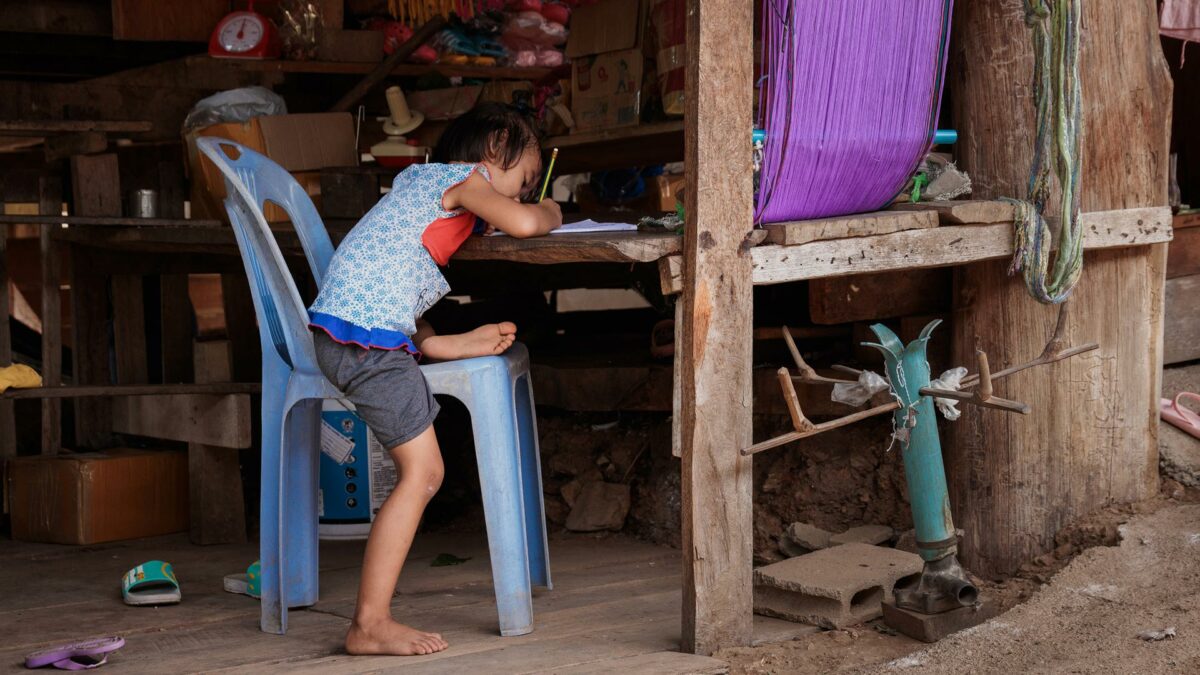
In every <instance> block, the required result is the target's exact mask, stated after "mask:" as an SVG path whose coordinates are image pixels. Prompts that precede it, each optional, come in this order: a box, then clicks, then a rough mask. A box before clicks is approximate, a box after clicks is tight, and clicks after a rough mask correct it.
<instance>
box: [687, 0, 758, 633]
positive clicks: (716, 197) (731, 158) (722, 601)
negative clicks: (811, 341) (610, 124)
mask: <svg viewBox="0 0 1200 675" xmlns="http://www.w3.org/2000/svg"><path fill="white" fill-rule="evenodd" d="M753 20H754V7H753V3H752V2H751V0H690V1H689V2H688V9H687V55H688V56H687V88H686V89H687V104H686V109H685V113H686V117H685V120H686V124H685V126H686V129H685V134H684V137H685V146H684V147H685V153H684V156H685V160H686V161H685V174H686V177H687V190H686V211H687V226H686V227H685V228H684V231H685V234H684V256H683V258H684V282H683V298H682V300H681V302H682V303H683V312H682V315H683V325H682V329H681V330H680V331H679V333H680V339H679V342H678V344H676V346H675V355H676V356H675V367H676V368H678V369H679V372H680V385H681V386H680V396H681V400H680V406H679V412H680V414H679V416H678V417H677V418H676V419H675V421H674V424H676V425H679V437H680V441H681V445H682V448H681V450H682V455H683V462H682V469H683V480H682V492H683V503H682V527H683V622H682V625H683V636H682V648H683V651H685V652H694V653H697V654H711V653H712V652H713V651H715V650H717V649H720V648H722V647H730V646H737V645H748V644H750V640H751V637H752V636H751V628H752V616H753V615H752V612H753V594H752V574H753V569H752V567H753V562H752V556H753V551H752V548H753V546H752V543H753V542H752V531H753V524H754V523H753V521H754V517H753V508H752V501H753V493H752V491H753V484H752V476H751V460H750V459H748V458H742V457H740V456H739V454H738V451H739V450H740V449H741V448H744V447H746V446H748V445H749V444H750V442H751V441H752V438H751V412H752V400H751V396H752V386H751V385H752V382H751V380H752V378H751V375H752V373H751V356H752V354H751V352H752V349H751V348H752V345H753V337H752V333H753V330H752V329H753V325H752V318H753V307H752V304H753V284H752V282H751V277H750V275H751V267H750V257H749V255H748V253H747V252H746V251H743V250H742V243H743V239H744V238H745V237H746V235H747V234H748V233H749V232H750V230H751V229H752V228H753V220H754V204H753V185H752V176H753V172H752V169H751V157H750V143H749V142H748V141H747V140H746V138H747V134H749V133H750V129H751V126H752V122H751V110H750V108H751V98H752V84H753V82H752V81H753V77H754V74H753V58H754V57H753V54H754V45H753V35H752V34H753V30H752V28H753V26H752V24H753Z"/></svg>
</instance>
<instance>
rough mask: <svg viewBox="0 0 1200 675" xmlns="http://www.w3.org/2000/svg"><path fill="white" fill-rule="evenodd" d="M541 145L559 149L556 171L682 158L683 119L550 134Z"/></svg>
mask: <svg viewBox="0 0 1200 675" xmlns="http://www.w3.org/2000/svg"><path fill="white" fill-rule="evenodd" d="M542 147H543V148H547V149H548V148H559V150H560V152H559V154H558V162H557V164H556V165H555V167H554V171H555V173H559V174H568V173H582V172H584V171H600V170H603V169H621V168H625V167H630V166H648V165H651V164H665V163H667V162H678V161H681V160H683V120H672V121H670V122H654V123H650V124H639V125H637V126H633V127H622V128H619V129H605V130H603V131H588V132H584V133H579V134H566V135H563V136H551V137H550V138H547V139H545V140H544V141H543V142H542Z"/></svg>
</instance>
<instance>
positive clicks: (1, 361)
mask: <svg viewBox="0 0 1200 675" xmlns="http://www.w3.org/2000/svg"><path fill="white" fill-rule="evenodd" d="M9 292H10V291H9V274H8V226H7V225H0V367H4V366H9V365H12V332H11V331H10V330H9V321H8V317H9V314H10V310H9V303H8V294H9ZM16 456H17V427H16V419H15V418H14V417H13V404H12V401H0V464H3V463H4V460H6V459H8V458H10V457H16ZM7 490H8V487H7V481H5V485H3V486H0V493H4V494H0V498H3V497H5V496H6V494H7ZM4 504H8V500H7V499H5V500H4ZM0 510H2V509H0Z"/></svg>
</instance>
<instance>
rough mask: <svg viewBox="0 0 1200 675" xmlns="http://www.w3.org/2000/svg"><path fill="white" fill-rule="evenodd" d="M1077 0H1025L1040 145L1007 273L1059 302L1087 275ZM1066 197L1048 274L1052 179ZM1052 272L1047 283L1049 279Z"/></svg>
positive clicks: (1018, 205) (1042, 297)
mask: <svg viewBox="0 0 1200 675" xmlns="http://www.w3.org/2000/svg"><path fill="white" fill-rule="evenodd" d="M1079 17H1080V0H1025V23H1026V24H1027V25H1029V27H1030V28H1031V29H1032V32H1033V48H1034V58H1035V61H1034V81H1033V94H1034V106H1035V107H1036V110H1037V116H1036V123H1037V140H1036V142H1035V146H1034V153H1033V165H1032V167H1031V169H1030V173H1029V197H1028V200H1026V201H1021V200H1015V199H1006V200H1005V201H1007V202H1010V203H1011V204H1013V206H1014V208H1015V212H1016V213H1015V216H1016V217H1015V221H1014V226H1015V228H1016V232H1015V242H1014V248H1015V253H1014V254H1013V261H1012V265H1011V267H1010V268H1009V274H1016V273H1017V272H1023V273H1024V278H1025V285H1026V287H1027V288H1028V289H1029V293H1030V295H1032V296H1033V297H1034V298H1036V299H1037V300H1038V301H1039V302H1042V303H1045V304H1058V303H1061V302H1063V301H1065V300H1066V299H1067V298H1068V297H1070V295H1071V291H1072V290H1073V289H1074V288H1075V284H1077V283H1078V282H1079V277H1080V274H1081V273H1082V272H1083V228H1082V227H1080V224H1079V166H1080V164H1081V163H1082V162H1081V157H1080V131H1081V129H1082V127H1083V124H1082V112H1081V99H1082V94H1081V91H1080V85H1079V80H1080V78H1079ZM1051 173H1053V174H1054V176H1055V178H1056V179H1057V180H1058V185H1059V188H1060V190H1061V192H1062V199H1061V202H1060V204H1059V208H1060V213H1059V222H1060V223H1061V225H1062V227H1061V229H1060V232H1059V245H1058V255H1057V256H1055V258H1054V265H1053V268H1052V269H1050V265H1049V257H1050V249H1051V243H1052V242H1051V240H1052V235H1051V232H1050V226H1049V224H1047V222H1046V219H1045V217H1044V214H1045V210H1046V203H1047V202H1048V201H1049V197H1050V175H1051ZM1047 274H1049V280H1047Z"/></svg>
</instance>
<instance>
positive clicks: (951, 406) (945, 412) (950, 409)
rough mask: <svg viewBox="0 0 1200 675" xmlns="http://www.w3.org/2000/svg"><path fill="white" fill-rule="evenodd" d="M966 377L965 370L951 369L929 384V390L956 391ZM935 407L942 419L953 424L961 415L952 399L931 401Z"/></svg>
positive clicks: (956, 402) (960, 367)
mask: <svg viewBox="0 0 1200 675" xmlns="http://www.w3.org/2000/svg"><path fill="white" fill-rule="evenodd" d="M966 376H967V369H966V368H963V367H962V366H959V367H957V368H951V369H950V370H947V371H946V372H944V373H942V376H941V377H939V378H938V379H936V380H934V381H933V382H930V383H929V387H930V388H931V389H949V390H950V391H958V388H959V387H961V386H962V380H963V378H964V377H966ZM933 402H934V404H935V405H937V409H938V412H940V413H942V417H945V418H946V419H948V420H950V421H951V422H953V421H954V420H956V419H958V418H959V416H960V415H962V411H961V410H959V409H958V401H956V400H954V399H952V398H935V399H933Z"/></svg>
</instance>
